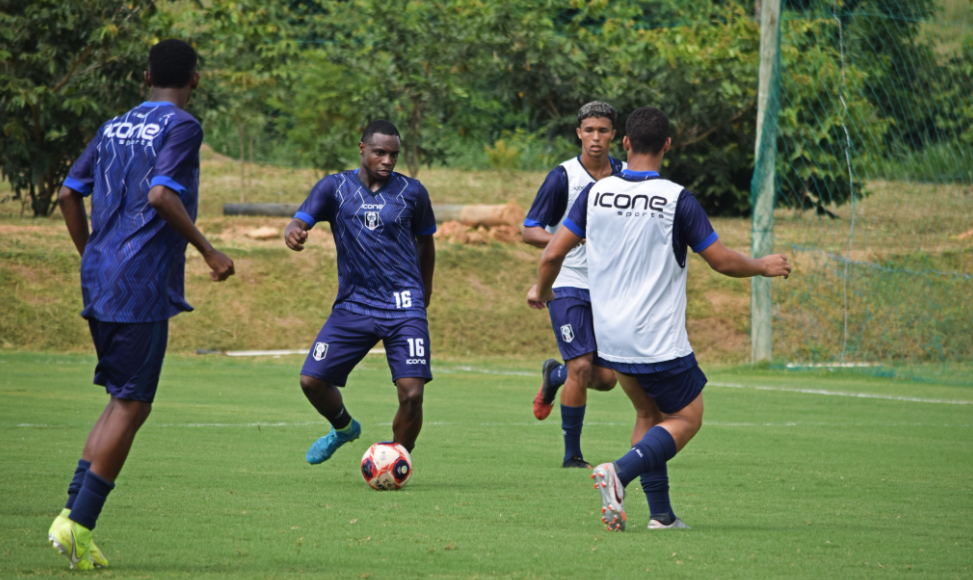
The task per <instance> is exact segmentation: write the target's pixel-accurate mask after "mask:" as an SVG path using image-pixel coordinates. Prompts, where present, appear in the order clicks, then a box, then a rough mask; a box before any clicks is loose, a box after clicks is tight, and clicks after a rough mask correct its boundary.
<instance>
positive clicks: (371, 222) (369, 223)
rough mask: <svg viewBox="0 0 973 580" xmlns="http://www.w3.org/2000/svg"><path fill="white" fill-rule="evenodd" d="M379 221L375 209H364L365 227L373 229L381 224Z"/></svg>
mask: <svg viewBox="0 0 973 580" xmlns="http://www.w3.org/2000/svg"><path fill="white" fill-rule="evenodd" d="M381 223H382V222H381V221H379V219H378V212H377V211H366V212H365V227H366V228H368V229H370V230H374V229H375V228H377V227H378V226H379V225H381Z"/></svg>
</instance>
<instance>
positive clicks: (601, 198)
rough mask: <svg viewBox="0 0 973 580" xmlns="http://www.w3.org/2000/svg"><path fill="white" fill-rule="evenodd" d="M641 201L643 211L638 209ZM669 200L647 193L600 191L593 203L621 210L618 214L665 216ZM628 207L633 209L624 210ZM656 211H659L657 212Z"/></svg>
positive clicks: (597, 205) (627, 215)
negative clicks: (664, 212) (650, 195)
mask: <svg viewBox="0 0 973 580" xmlns="http://www.w3.org/2000/svg"><path fill="white" fill-rule="evenodd" d="M640 201H641V209H642V211H636V210H638V209H639V205H640V204H639V202H640ZM667 203H669V200H667V199H666V198H664V197H662V196H659V195H653V196H652V197H651V198H650V197H649V196H647V195H642V194H639V195H635V196H631V195H628V194H627V193H609V192H607V191H606V192H604V193H599V194H597V195H595V197H594V200H593V201H592V202H591V204H592V205H593V206H595V207H607V208H614V209H617V210H619V211H618V215H621V216H625V217H632V216H634V217H646V216H650V217H660V218H661V217H663V213H662V211H663V209H664V208H665V206H666V204H667ZM626 209H631V210H633V211H622V210H626ZM649 209H651V210H653V211H652V212H647V211H646V210H649ZM655 212H658V214H657V213H655Z"/></svg>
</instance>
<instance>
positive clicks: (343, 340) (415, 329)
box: [301, 309, 432, 387]
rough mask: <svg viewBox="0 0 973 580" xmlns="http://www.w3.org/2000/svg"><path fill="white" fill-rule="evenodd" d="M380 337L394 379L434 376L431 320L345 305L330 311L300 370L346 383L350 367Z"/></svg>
mask: <svg viewBox="0 0 973 580" xmlns="http://www.w3.org/2000/svg"><path fill="white" fill-rule="evenodd" d="M379 340H381V341H383V342H384V343H385V358H386V360H388V363H389V369H390V370H391V371H392V381H393V382H394V381H397V380H399V379H402V378H421V379H426V382H429V381H431V380H432V371H431V370H430V368H429V360H430V357H431V355H430V352H429V323H428V322H426V320H425V319H424V318H396V319H394V320H385V319H383V318H374V317H372V316H363V315H361V314H355V313H353V312H348V311H347V310H342V309H335V310H332V311H331V317H330V318H328V320H327V322H325V323H324V326H323V327H322V328H321V332H319V333H318V338H317V340H315V341H314V346H312V347H311V352H309V353H308V355H307V359H306V360H305V361H304V367H303V368H302V369H301V374H302V375H305V376H309V377H314V378H316V379H321V380H323V381H328V382H331V383H333V384H334V385H337V386H339V387H343V386H345V382H347V380H348V374H349V373H350V372H351V370H352V369H353V368H355V365H357V364H358V363H359V362H361V359H363V358H365V355H366V354H368V351H369V350H371V349H372V347H374V346H375V345H376V344H377V343H378V341H379Z"/></svg>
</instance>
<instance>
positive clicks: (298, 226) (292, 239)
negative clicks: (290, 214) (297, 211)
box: [284, 218, 311, 252]
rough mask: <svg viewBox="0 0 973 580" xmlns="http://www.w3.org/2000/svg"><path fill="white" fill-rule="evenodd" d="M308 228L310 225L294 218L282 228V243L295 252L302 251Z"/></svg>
mask: <svg viewBox="0 0 973 580" xmlns="http://www.w3.org/2000/svg"><path fill="white" fill-rule="evenodd" d="M310 229H311V226H309V225H307V224H306V223H305V222H304V221H303V220H300V219H298V218H294V219H293V220H291V223H289V224H287V229H285V230H284V243H286V244H287V247H288V248H290V249H292V250H294V251H295V252H302V251H304V244H305V243H307V232H308V231H309V230H310Z"/></svg>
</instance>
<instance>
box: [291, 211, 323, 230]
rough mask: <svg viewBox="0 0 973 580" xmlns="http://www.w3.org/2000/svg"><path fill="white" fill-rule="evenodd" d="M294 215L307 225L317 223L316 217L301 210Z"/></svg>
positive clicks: (312, 225)
mask: <svg viewBox="0 0 973 580" xmlns="http://www.w3.org/2000/svg"><path fill="white" fill-rule="evenodd" d="M294 217H295V218H297V219H299V220H301V221H302V222H304V223H306V224H307V225H308V226H310V227H312V228H313V227H314V224H316V223H318V221H317V220H316V219H314V218H313V217H311V216H310V215H308V214H306V213H304V212H303V211H299V212H297V213H296V214H294Z"/></svg>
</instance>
